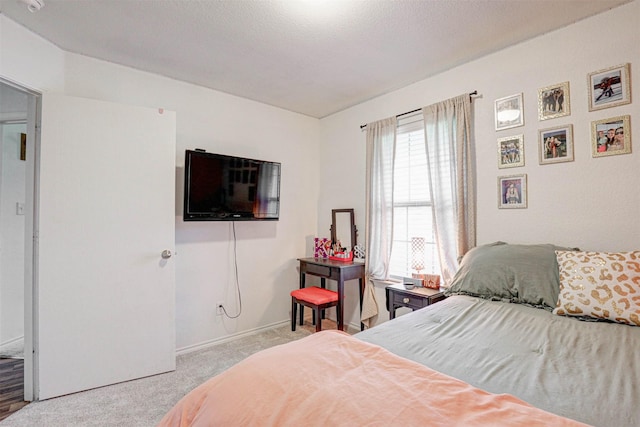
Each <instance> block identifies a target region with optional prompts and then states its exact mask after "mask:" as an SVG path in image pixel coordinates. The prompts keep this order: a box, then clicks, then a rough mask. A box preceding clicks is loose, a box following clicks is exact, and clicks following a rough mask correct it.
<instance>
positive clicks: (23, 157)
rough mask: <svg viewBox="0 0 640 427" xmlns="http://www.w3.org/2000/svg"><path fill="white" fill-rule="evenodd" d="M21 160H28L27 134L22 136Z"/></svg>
mask: <svg viewBox="0 0 640 427" xmlns="http://www.w3.org/2000/svg"><path fill="white" fill-rule="evenodd" d="M20 160H23V161H26V160H27V134H26V133H21V134H20Z"/></svg>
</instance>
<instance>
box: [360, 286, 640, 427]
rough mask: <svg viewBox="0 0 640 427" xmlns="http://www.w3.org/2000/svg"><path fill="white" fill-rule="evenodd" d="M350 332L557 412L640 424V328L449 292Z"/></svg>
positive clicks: (599, 422)
mask: <svg viewBox="0 0 640 427" xmlns="http://www.w3.org/2000/svg"><path fill="white" fill-rule="evenodd" d="M356 336H357V337H358V338H360V339H362V340H363V341H367V342H370V343H374V344H378V345H380V346H382V347H385V348H387V349H388V350H390V351H392V352H393V353H396V354H398V355H400V356H403V357H406V358H408V359H411V360H414V361H416V362H419V363H421V364H423V365H426V366H428V367H430V368H432V369H435V370H437V371H440V372H442V373H445V374H448V375H451V376H453V377H455V378H459V379H461V380H463V381H466V382H467V383H469V384H471V385H473V386H476V387H479V388H481V389H484V390H486V391H489V392H492V393H508V394H512V395H514V396H516V397H518V398H520V399H522V400H524V401H526V402H529V403H530V404H532V405H534V406H536V407H538V408H541V409H544V410H547V411H549V412H552V413H555V414H558V415H562V416H565V417H568V418H572V419H574V420H577V421H581V422H584V423H587V424H591V425H594V426H602V427H605V426H616V427H624V426H628V427H637V426H640V327H634V326H627V325H619V324H613V323H605V322H585V321H581V320H577V319H575V318H567V317H560V316H556V315H553V314H551V313H550V312H548V311H545V310H542V309H538V308H533V307H529V306H526V305H521V304H510V303H504V302H497V301H487V300H483V299H478V298H473V297H467V296H453V297H449V298H448V299H446V300H444V301H442V302H439V303H437V304H434V305H432V306H429V307H427V308H424V309H422V310H418V311H415V312H413V313H409V314H406V315H404V316H400V317H398V318H396V319H395V320H393V321H390V322H385V323H383V324H381V325H378V326H376V327H374V328H371V329H368V330H366V331H364V332H360V333H358V334H357V335H356ZM417 397H418V396H417ZM419 398H421V399H423V398H425V397H424V396H420V397H419Z"/></svg>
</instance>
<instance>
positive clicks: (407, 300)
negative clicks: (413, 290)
mask: <svg viewBox="0 0 640 427" xmlns="http://www.w3.org/2000/svg"><path fill="white" fill-rule="evenodd" d="M392 295H393V300H392V301H391V303H392V304H394V305H401V306H403V307H409V308H412V309H414V310H417V309H419V308H422V307H426V306H427V305H429V300H428V298H424V297H419V296H416V295H409V294H403V293H400V292H393V293H392Z"/></svg>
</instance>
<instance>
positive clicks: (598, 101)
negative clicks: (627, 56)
mask: <svg viewBox="0 0 640 427" xmlns="http://www.w3.org/2000/svg"><path fill="white" fill-rule="evenodd" d="M630 76H631V75H630V73H629V64H622V65H616V66H615V67H611V68H606V69H604V70H599V71H595V72H593V73H590V74H589V75H588V76H587V85H588V89H589V111H595V110H602V109H603V108H609V107H616V106H618V105H624V104H629V103H631V80H630Z"/></svg>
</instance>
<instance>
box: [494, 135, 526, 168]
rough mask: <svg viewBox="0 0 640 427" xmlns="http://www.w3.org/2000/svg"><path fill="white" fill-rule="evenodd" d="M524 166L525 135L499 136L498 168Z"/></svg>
mask: <svg viewBox="0 0 640 427" xmlns="http://www.w3.org/2000/svg"><path fill="white" fill-rule="evenodd" d="M518 166H524V135H522V134H520V135H513V136H507V137H504V138H498V168H500V169H504V168H515V167H518Z"/></svg>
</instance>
